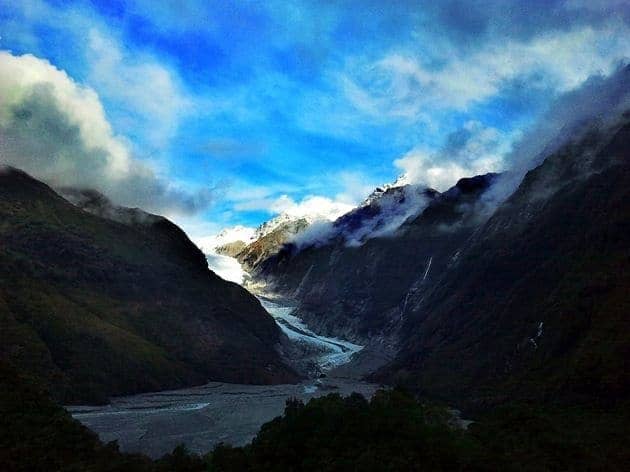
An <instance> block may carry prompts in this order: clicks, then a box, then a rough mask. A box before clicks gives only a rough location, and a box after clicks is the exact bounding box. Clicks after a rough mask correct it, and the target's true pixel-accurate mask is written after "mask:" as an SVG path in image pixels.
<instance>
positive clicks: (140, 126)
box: [86, 28, 193, 148]
mask: <svg viewBox="0 0 630 472" xmlns="http://www.w3.org/2000/svg"><path fill="white" fill-rule="evenodd" d="M87 46H88V47H87V51H86V55H87V59H88V64H89V69H90V70H89V80H90V82H91V83H92V84H93V85H94V87H96V88H97V89H98V90H99V92H100V94H101V95H102V96H104V97H105V98H107V99H108V100H112V101H115V102H116V105H117V107H116V110H117V112H118V113H121V114H123V115H124V119H125V120H126V121H127V122H128V123H129V126H130V127H131V128H132V129H134V130H142V131H136V132H142V133H144V134H146V136H147V137H148V140H149V142H150V143H151V144H152V145H153V146H155V147H157V148H162V147H164V146H165V145H166V143H167V142H168V140H169V139H170V138H172V137H173V135H174V134H175V132H176V131H177V127H178V125H179V121H180V119H181V118H182V117H183V116H184V115H186V114H187V113H188V112H189V110H190V109H191V107H192V106H193V102H192V100H191V99H190V98H188V97H187V94H186V92H185V91H184V90H183V87H182V85H181V84H180V83H179V80H178V78H177V75H176V74H174V73H173V72H171V71H170V70H169V69H167V68H166V67H165V66H164V65H163V64H161V63H159V62H158V61H156V60H154V59H153V58H152V57H151V56H149V55H146V54H139V53H135V54H130V53H129V52H128V51H126V50H124V49H123V48H122V47H121V45H120V44H119V43H118V42H117V41H116V40H115V39H114V38H112V37H111V36H106V35H104V34H103V33H102V32H100V31H99V30H97V29H95V28H92V29H90V31H89V34H88V41H87Z"/></svg>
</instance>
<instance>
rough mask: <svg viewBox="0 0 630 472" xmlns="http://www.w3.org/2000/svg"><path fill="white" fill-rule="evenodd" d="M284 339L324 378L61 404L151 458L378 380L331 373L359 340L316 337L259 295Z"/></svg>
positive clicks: (241, 431)
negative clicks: (290, 403) (289, 403)
mask: <svg viewBox="0 0 630 472" xmlns="http://www.w3.org/2000/svg"><path fill="white" fill-rule="evenodd" d="M263 304H264V305H265V308H266V309H267V310H268V311H269V312H270V314H271V315H272V316H274V319H275V320H276V322H277V323H278V325H279V326H280V327H281V329H282V330H283V332H284V333H285V334H286V335H287V336H288V337H289V339H290V340H291V341H292V342H293V343H295V345H296V346H299V348H300V349H299V352H302V353H303V355H304V359H302V361H307V362H309V363H313V364H316V365H317V366H318V371H319V372H328V374H329V375H328V376H327V377H325V378H321V379H312V380H308V381H305V382H302V383H300V384H294V385H238V384H229V383H223V382H209V383H208V384H206V385H203V386H200V387H194V388H187V389H182V390H174V391H163V392H155V393H145V394H140V395H132V396H128V397H119V398H114V399H112V401H111V403H110V404H109V405H106V406H73V407H67V409H68V411H70V413H71V414H72V416H73V417H74V418H76V419H77V420H79V421H80V422H81V423H83V424H84V425H85V426H87V427H88V428H90V429H91V430H93V431H95V432H96V433H97V434H98V435H99V437H100V438H101V440H102V441H104V442H109V441H114V440H116V441H118V444H119V445H120V448H121V450H123V451H125V452H141V453H144V454H147V455H149V456H151V457H154V458H157V457H160V456H162V455H164V454H166V453H168V452H171V451H172V450H173V448H174V447H175V446H177V445H178V444H185V445H186V447H187V448H188V449H189V450H190V451H192V452H196V453H200V454H204V453H206V452H208V451H210V450H212V448H213V447H214V446H215V445H216V444H218V443H221V442H224V443H227V444H232V445H234V446H240V445H244V444H247V443H248V442H250V441H251V439H252V438H253V437H254V436H255V435H256V433H257V432H258V430H259V429H260V427H261V426H262V425H263V424H264V423H266V422H268V421H270V420H272V419H273V418H275V417H277V416H279V415H281V414H282V412H283V411H284V405H285V402H286V400H287V399H288V398H291V397H295V398H299V399H301V400H303V401H304V402H307V401H308V400H310V399H311V398H313V397H317V396H321V395H326V394H329V393H339V394H341V395H349V394H351V393H352V392H358V393H361V394H362V395H364V396H365V397H371V396H372V395H373V393H374V392H375V391H376V390H377V389H378V387H379V386H378V385H375V384H370V383H366V382H362V381H360V380H357V379H356V378H352V376H345V377H341V376H335V375H334V372H335V370H334V369H336V368H338V367H339V366H341V365H343V364H345V363H347V362H348V361H349V360H350V359H351V357H352V356H353V355H354V354H356V353H357V352H359V351H360V350H361V348H362V346H358V345H356V344H352V343H349V342H347V341H344V340H341V339H336V338H327V337H322V336H318V335H317V334H316V333H313V332H312V331H310V330H309V329H308V327H306V326H305V325H304V324H303V323H302V322H301V320H300V319H299V318H296V317H294V316H292V314H291V313H292V309H291V307H287V306H282V305H279V304H277V303H273V302H271V301H269V300H265V301H263Z"/></svg>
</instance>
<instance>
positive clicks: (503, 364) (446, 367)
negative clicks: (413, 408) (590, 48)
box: [378, 124, 630, 404]
mask: <svg viewBox="0 0 630 472" xmlns="http://www.w3.org/2000/svg"><path fill="white" fill-rule="evenodd" d="M629 149H630V125H628V124H625V125H622V126H618V127H615V128H613V129H610V130H605V131H596V130H593V131H591V132H589V133H587V134H586V135H585V136H583V137H582V138H581V139H579V140H577V141H576V142H574V143H572V144H568V145H566V146H564V147H563V148H561V149H560V150H559V151H557V152H555V153H554V154H552V155H550V156H548V157H547V158H546V160H545V161H544V162H543V163H542V164H541V165H540V166H539V167H537V168H535V169H533V170H531V171H530V172H529V173H528V174H527V175H526V176H525V178H524V180H523V182H522V183H521V185H520V187H519V188H518V189H517V190H516V192H515V193H514V194H513V195H512V196H511V197H510V198H509V199H508V200H507V201H506V202H505V203H504V204H503V205H501V206H500V207H499V208H498V210H497V211H496V212H495V213H494V214H493V216H492V217H491V218H490V219H489V220H488V221H487V222H486V223H485V224H484V225H482V227H481V228H480V229H479V230H478V231H476V232H475V233H474V235H473V236H472V237H471V239H470V240H469V241H468V242H467V244H466V246H465V248H463V250H462V251H461V253H460V255H459V257H458V260H457V262H456V263H455V264H453V266H452V267H451V268H450V269H449V270H448V271H447V272H445V273H444V274H442V276H441V277H440V279H439V280H438V282H437V283H435V284H434V286H433V287H432V288H431V289H430V291H428V292H427V293H426V294H424V295H423V296H421V297H419V296H413V297H412V298H411V299H410V300H409V304H410V309H409V316H408V317H407V319H406V320H405V323H404V328H403V330H402V332H403V333H404V334H403V336H402V339H401V350H400V352H399V353H398V356H397V358H396V359H395V361H394V362H393V363H392V364H391V365H389V366H388V367H386V368H385V369H383V370H382V371H381V372H380V373H379V374H378V377H379V378H382V379H388V380H389V381H400V382H404V383H408V384H409V385H411V386H413V387H414V388H415V389H417V390H420V391H422V392H425V393H428V394H431V395H437V396H442V397H445V398H450V399H453V398H455V399H458V400H460V401H470V400H473V399H474V401H473V402H472V403H475V404H483V403H495V402H500V401H501V399H502V398H504V397H505V396H509V397H510V398H533V399H537V400H545V399H547V400H549V399H556V398H569V399H571V400H572V401H579V400H581V399H584V400H587V399H591V400H592V399H597V400H599V401H602V402H614V401H616V400H621V399H624V398H627V395H628V392H629V391H630V378H629V376H628V375H627V373H628V365H627V362H628V361H627V360H628V359H629V358H630V357H629V355H630V336H628V333H629V332H630V318H629V316H628V314H629V313H630V271H629V267H630V231H629V230H630V203H629V202H630V190H629V189H630V155H629V151H628V150H629Z"/></svg>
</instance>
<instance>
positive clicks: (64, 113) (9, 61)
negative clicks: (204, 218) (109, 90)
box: [0, 51, 212, 214]
mask: <svg viewBox="0 0 630 472" xmlns="http://www.w3.org/2000/svg"><path fill="white" fill-rule="evenodd" d="M0 138H1V139H0V159H1V160H2V162H3V163H6V164H10V165H13V166H16V167H19V168H21V169H24V170H25V171H27V172H29V173H31V174H33V175H34V176H36V177H38V178H41V179H43V180H45V181H46V182H48V183H50V184H51V185H53V186H55V187H66V186H70V187H85V188H93V189H96V190H98V191H100V192H102V193H104V194H105V195H107V196H109V197H110V198H111V199H112V200H113V201H114V202H115V203H117V204H121V205H126V206H139V207H142V208H144V209H146V210H149V211H155V212H160V213H166V214H178V213H193V212H195V211H198V210H199V209H201V208H204V207H206V206H207V205H208V204H209V202H210V199H211V197H212V191H211V190H208V189H205V190H200V191H198V192H196V193H189V192H187V191H184V190H182V189H180V188H177V187H175V186H174V185H172V184H170V183H168V182H167V181H166V180H165V179H163V178H161V177H160V176H158V175H157V174H156V173H155V171H154V170H153V169H152V167H151V166H150V165H149V164H148V163H146V162H143V161H140V160H138V159H134V157H133V156H132V155H131V153H130V150H129V144H128V142H127V141H126V140H125V139H124V138H123V137H121V136H118V135H116V134H115V133H114V131H113V129H112V127H111V125H110V123H109V122H108V120H107V118H106V116H105V111H104V109H103V106H102V103H101V101H100V100H99V97H98V95H97V94H96V92H94V90H92V89H91V88H88V87H83V86H81V85H79V84H77V83H76V82H74V81H73V80H72V79H71V78H70V77H69V76H68V75H67V74H66V73H65V72H64V71H62V70H59V69H57V68H56V67H54V66H53V65H52V64H50V63H49V62H48V61H46V60H43V59H39V58H37V57H35V56H33V55H30V54H25V55H22V56H14V55H12V54H10V53H8V52H6V51H0Z"/></svg>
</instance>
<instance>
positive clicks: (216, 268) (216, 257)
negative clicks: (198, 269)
mask: <svg viewBox="0 0 630 472" xmlns="http://www.w3.org/2000/svg"><path fill="white" fill-rule="evenodd" d="M206 260H207V261H208V267H209V268H210V270H212V271H213V272H214V273H216V274H217V275H218V276H219V277H221V278H222V279H223V280H229V281H230V282H236V283H237V284H242V283H243V280H244V279H245V271H244V270H243V267H242V266H241V264H240V263H239V262H238V261H237V260H236V259H234V258H233V257H229V256H224V255H222V254H216V253H213V252H211V253H207V254H206Z"/></svg>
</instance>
